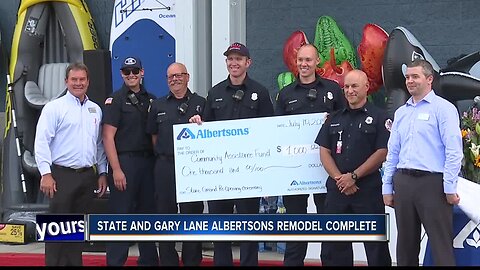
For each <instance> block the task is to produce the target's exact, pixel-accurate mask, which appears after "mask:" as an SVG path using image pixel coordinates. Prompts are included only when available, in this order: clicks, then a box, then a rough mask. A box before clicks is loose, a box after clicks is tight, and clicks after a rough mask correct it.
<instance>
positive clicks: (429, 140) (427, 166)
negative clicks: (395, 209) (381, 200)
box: [382, 90, 463, 194]
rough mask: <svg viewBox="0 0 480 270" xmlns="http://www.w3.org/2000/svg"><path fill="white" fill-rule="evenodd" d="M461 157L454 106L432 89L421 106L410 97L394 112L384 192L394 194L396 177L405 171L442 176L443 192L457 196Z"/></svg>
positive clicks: (456, 112) (458, 127)
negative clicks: (425, 172)
mask: <svg viewBox="0 0 480 270" xmlns="http://www.w3.org/2000/svg"><path fill="white" fill-rule="evenodd" d="M462 158H463V144H462V135H461V132H460V123H459V116H458V111H457V109H456V108H455V106H454V105H453V104H452V103H450V102H448V101H447V100H445V99H443V98H441V97H439V96H437V95H436V94H435V92H434V91H433V90H432V91H431V92H430V93H428V94H427V95H426V96H425V97H424V98H423V100H421V101H419V102H418V103H413V98H412V97H410V98H409V99H408V101H407V103H406V104H405V105H403V106H402V107H400V108H398V109H397V111H396V112H395V118H394V122H393V125H392V130H391V135H390V139H389V141H388V154H387V161H386V164H385V172H384V176H383V188H382V190H383V191H382V192H383V194H392V193H393V180H392V178H393V175H394V173H395V171H396V170H397V169H399V168H404V169H417V170H423V171H430V172H440V173H443V189H444V192H445V193H446V194H453V193H456V191H457V181H458V174H459V172H460V168H461V162H462Z"/></svg>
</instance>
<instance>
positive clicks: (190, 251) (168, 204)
mask: <svg viewBox="0 0 480 270" xmlns="http://www.w3.org/2000/svg"><path fill="white" fill-rule="evenodd" d="M154 174H155V205H156V209H157V213H159V214H177V213H178V211H179V210H180V213H182V214H202V213H203V202H189V203H180V204H178V207H177V197H176V187H175V163H174V160H173V157H171V156H169V157H167V156H159V157H157V159H156V162H155V170H154ZM178 208H180V209H178ZM158 249H159V254H160V265H161V266H178V265H179V257H178V253H177V250H176V249H175V242H160V243H159V244H158ZM202 258H203V256H202V242H190V241H188V242H183V243H182V256H181V259H182V263H183V265H184V266H200V264H201V263H202Z"/></svg>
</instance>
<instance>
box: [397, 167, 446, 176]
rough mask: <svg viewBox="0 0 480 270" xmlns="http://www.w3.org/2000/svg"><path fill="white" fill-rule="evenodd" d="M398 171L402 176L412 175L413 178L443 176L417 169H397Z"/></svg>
mask: <svg viewBox="0 0 480 270" xmlns="http://www.w3.org/2000/svg"><path fill="white" fill-rule="evenodd" d="M397 171H399V172H400V173H401V174H405V175H410V176H413V177H423V176H427V175H435V174H442V173H439V172H429V171H422V170H416V169H403V168H400V169H397Z"/></svg>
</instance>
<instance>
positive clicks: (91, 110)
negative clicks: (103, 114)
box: [88, 107, 97, 113]
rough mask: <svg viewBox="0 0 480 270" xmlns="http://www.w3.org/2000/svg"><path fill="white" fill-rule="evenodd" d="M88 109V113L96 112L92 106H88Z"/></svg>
mask: <svg viewBox="0 0 480 270" xmlns="http://www.w3.org/2000/svg"><path fill="white" fill-rule="evenodd" d="M88 111H89V112H90V113H96V112H97V110H96V109H95V108H94V107H90V108H88Z"/></svg>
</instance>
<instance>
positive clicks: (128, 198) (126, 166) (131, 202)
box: [106, 152, 159, 266]
mask: <svg viewBox="0 0 480 270" xmlns="http://www.w3.org/2000/svg"><path fill="white" fill-rule="evenodd" d="M118 159H119V162H120V166H121V168H122V171H123V173H124V174H125V177H126V178H127V189H126V190H124V191H119V190H117V188H116V187H115V185H114V183H113V176H112V175H111V174H112V172H110V175H109V176H108V184H109V189H110V197H109V200H108V204H109V211H110V213H112V214H152V213H154V212H155V203H154V197H153V195H154V194H153V190H154V182H153V162H154V157H153V155H150V156H149V155H146V154H143V153H136V152H131V153H122V154H120V155H119V156H118ZM129 248H130V242H112V243H107V244H106V250H107V265H108V266H123V265H124V264H125V262H126V260H127V258H128V251H129ZM138 251H139V254H140V256H139V258H138V265H140V266H158V265H159V263H158V254H157V247H156V245H155V242H139V243H138Z"/></svg>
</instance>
